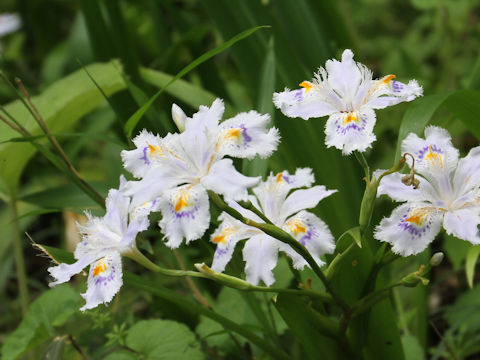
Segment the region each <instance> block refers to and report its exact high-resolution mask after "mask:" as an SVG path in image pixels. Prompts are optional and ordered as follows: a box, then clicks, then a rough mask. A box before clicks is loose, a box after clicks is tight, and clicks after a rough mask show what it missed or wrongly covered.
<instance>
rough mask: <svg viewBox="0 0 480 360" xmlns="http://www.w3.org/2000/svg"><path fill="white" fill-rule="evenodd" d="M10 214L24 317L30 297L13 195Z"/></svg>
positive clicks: (19, 293)
mask: <svg viewBox="0 0 480 360" xmlns="http://www.w3.org/2000/svg"><path fill="white" fill-rule="evenodd" d="M9 205H10V214H11V216H12V219H14V220H13V222H12V226H13V232H12V233H13V251H14V257H15V269H16V272H17V283H18V296H19V298H20V307H21V310H22V315H23V316H25V314H26V313H27V310H28V303H29V295H28V286H27V275H26V271H25V259H24V257H23V246H22V238H21V236H20V226H19V224H18V220H15V219H17V217H18V212H17V202H16V199H15V196H14V195H13V193H12V194H11V196H10V202H9Z"/></svg>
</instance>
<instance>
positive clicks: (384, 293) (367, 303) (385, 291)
mask: <svg viewBox="0 0 480 360" xmlns="http://www.w3.org/2000/svg"><path fill="white" fill-rule="evenodd" d="M403 285H404V283H403V282H402V281H399V282H396V283H393V284H391V285H388V286H387V287H385V288H382V289H380V290H378V291H375V292H373V293H370V294H368V295H367V296H365V297H363V298H361V299H360V300H359V301H358V302H357V303H355V304H354V305H353V306H352V316H357V315H360V314H362V313H364V312H365V311H367V310H369V309H370V308H371V307H372V306H373V305H375V304H376V303H377V302H379V301H381V300H383V299H385V298H386V297H388V295H389V294H390V290H392V289H393V288H395V287H397V286H403Z"/></svg>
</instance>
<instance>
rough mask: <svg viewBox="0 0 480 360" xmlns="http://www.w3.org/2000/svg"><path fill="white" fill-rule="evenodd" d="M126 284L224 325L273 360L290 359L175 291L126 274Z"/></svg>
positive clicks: (249, 331)
mask: <svg viewBox="0 0 480 360" xmlns="http://www.w3.org/2000/svg"><path fill="white" fill-rule="evenodd" d="M124 278H125V282H126V283H127V284H129V285H131V286H134V287H136V288H138V289H142V290H145V291H148V292H149V293H151V294H152V295H155V296H158V297H160V298H162V299H165V300H167V301H169V302H171V303H173V304H176V305H178V306H181V307H183V308H184V309H185V310H187V311H191V312H195V313H198V314H201V315H203V316H205V317H207V318H209V319H212V320H213V321H215V322H217V323H219V324H220V325H222V326H223V327H224V328H225V329H227V330H231V331H234V332H236V333H237V334H239V335H241V336H243V337H244V338H245V339H247V340H249V341H251V342H252V343H253V344H255V345H257V346H258V347H259V348H261V349H262V350H263V351H265V352H266V353H268V354H269V355H270V356H272V359H282V360H288V359H290V357H289V356H288V355H287V354H286V353H285V352H284V351H282V350H280V349H278V347H275V346H273V345H272V344H270V343H269V342H267V341H265V340H264V339H262V338H261V337H260V336H258V335H257V334H255V333H254V332H253V331H251V330H249V329H248V328H246V327H245V326H242V325H239V324H237V323H235V322H233V321H231V320H230V319H228V318H226V317H224V316H222V315H220V314H218V313H216V312H214V311H212V310H210V309H207V308H206V307H203V306H201V305H199V304H196V303H195V302H193V301H191V300H188V299H185V298H184V297H182V296H179V295H178V294H177V293H175V292H174V291H172V290H170V289H167V288H164V287H162V286H161V285H158V284H156V283H155V284H154V283H150V282H148V281H147V280H145V279H143V278H142V277H140V276H138V275H134V274H130V273H125V274H124Z"/></svg>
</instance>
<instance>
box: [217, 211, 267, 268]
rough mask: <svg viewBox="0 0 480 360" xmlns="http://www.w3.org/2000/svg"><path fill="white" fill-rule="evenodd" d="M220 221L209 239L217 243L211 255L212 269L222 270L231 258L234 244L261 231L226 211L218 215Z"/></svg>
mask: <svg viewBox="0 0 480 360" xmlns="http://www.w3.org/2000/svg"><path fill="white" fill-rule="evenodd" d="M218 219H219V220H221V221H222V223H221V225H220V226H219V227H218V228H217V229H216V230H215V232H214V233H213V234H212V237H211V241H212V242H213V243H215V244H217V249H216V250H215V255H214V257H213V263H212V269H213V270H215V271H218V272H223V271H224V270H225V266H226V265H227V264H228V262H229V261H230V259H231V258H232V255H233V251H234V250H235V246H236V245H237V243H238V242H239V241H240V240H243V239H247V238H250V237H252V236H254V235H257V234H259V233H260V234H261V233H262V232H261V231H260V230H258V229H255V228H253V227H251V226H247V225H245V224H243V223H241V222H240V221H238V220H236V219H234V218H233V217H231V216H230V215H228V214H226V213H222V214H221V215H220V216H219V217H218Z"/></svg>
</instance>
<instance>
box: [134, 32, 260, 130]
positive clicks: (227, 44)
mask: <svg viewBox="0 0 480 360" xmlns="http://www.w3.org/2000/svg"><path fill="white" fill-rule="evenodd" d="M265 27H268V26H257V27H254V28H251V29H248V30H245V31H243V32H241V33H240V34H238V35H236V36H234V37H233V38H231V39H230V40H228V41H227V42H225V43H223V44H222V45H220V46H218V47H216V48H215V49H212V50H210V51H208V52H206V53H205V54H203V55H201V56H200V57H198V58H197V59H195V60H194V61H193V62H191V63H190V64H189V65H187V66H185V67H184V68H183V69H182V70H180V72H179V73H178V74H177V75H175V76H174V77H173V79H172V80H170V81H169V82H168V83H167V84H166V85H165V86H164V87H163V88H161V89H160V90H159V91H158V92H157V93H156V94H155V95H154V96H152V97H151V98H150V100H148V102H147V103H146V104H144V105H143V106H142V107H141V108H140V109H138V110H137V111H136V112H135V113H134V114H133V115H132V116H131V117H130V118H129V119H128V121H127V123H126V124H125V132H126V133H127V134H128V135H131V134H132V132H133V129H134V128H135V126H136V125H137V124H138V122H139V121H140V119H141V118H142V116H143V114H145V112H146V111H147V110H148V109H149V108H150V106H151V105H152V104H153V103H154V102H155V100H156V99H157V98H158V97H159V96H160V95H161V94H162V93H163V92H164V91H165V89H166V88H167V87H168V86H169V85H171V84H172V83H174V82H175V81H176V80H178V79H180V78H181V77H182V76H184V75H186V74H188V73H189V72H190V71H191V70H193V69H195V68H196V67H197V66H198V65H200V64H202V63H204V62H205V61H207V60H208V59H210V58H212V57H213V56H215V55H217V54H219V53H221V52H223V51H225V50H227V49H228V48H229V47H231V46H232V45H234V44H235V43H237V42H238V41H240V40H242V39H244V38H246V37H248V36H250V35H251V34H253V33H254V32H255V31H257V30H259V29H262V28H265Z"/></svg>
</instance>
